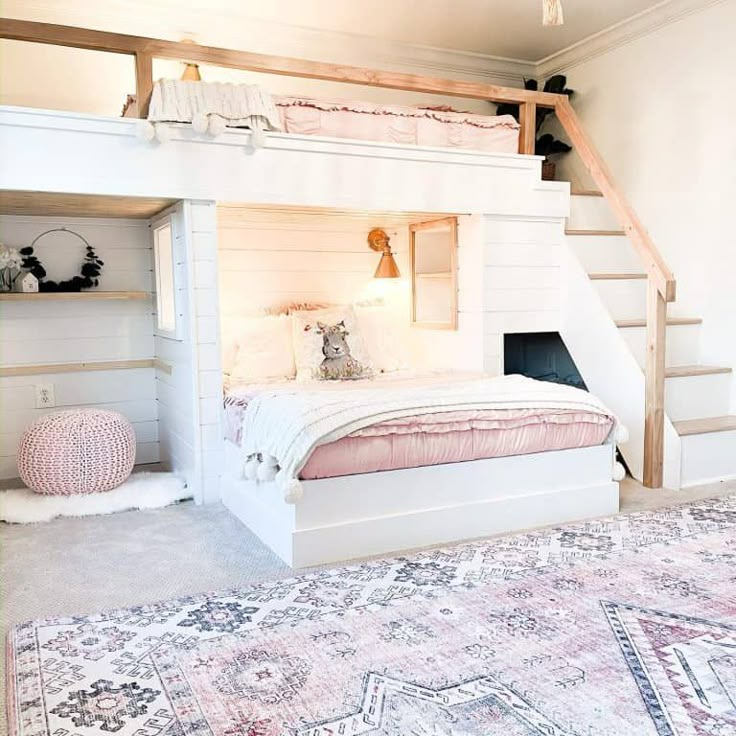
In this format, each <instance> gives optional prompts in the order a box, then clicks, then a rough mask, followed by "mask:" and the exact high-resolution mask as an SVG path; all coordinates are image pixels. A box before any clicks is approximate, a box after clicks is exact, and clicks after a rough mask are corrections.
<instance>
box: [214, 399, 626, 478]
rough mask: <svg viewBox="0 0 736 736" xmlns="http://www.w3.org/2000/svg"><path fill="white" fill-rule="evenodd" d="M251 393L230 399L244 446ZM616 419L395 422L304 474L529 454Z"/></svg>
mask: <svg viewBox="0 0 736 736" xmlns="http://www.w3.org/2000/svg"><path fill="white" fill-rule="evenodd" d="M252 395H253V393H249V392H242V391H241V392H234V393H231V394H229V395H228V396H226V399H225V418H226V421H225V424H226V433H227V436H228V439H230V440H231V441H233V442H235V443H236V444H239V442H240V427H241V425H242V415H243V412H244V411H245V407H246V406H247V404H248V400H249V398H250V397H251V396H252ZM612 426H613V418H612V417H606V416H601V415H599V414H594V413H592V412H584V411H582V412H581V411H562V410H559V409H534V410H530V409H515V410H510V409H493V410H478V411H454V412H444V413H439V414H430V415H425V416H420V417H408V418H405V419H395V420H391V421H387V422H382V423H380V424H375V425H373V426H372V427H367V428H365V429H361V430H358V431H357V432H353V433H352V434H351V435H349V436H347V437H344V438H343V439H340V440H337V441H336V442H330V443H328V444H326V445H321V446H320V447H317V448H316V449H315V450H314V452H313V453H312V456H311V457H310V459H309V461H308V462H307V464H306V465H305V466H304V468H303V469H302V472H301V474H300V477H301V478H302V479H303V480H313V479H315V478H331V477H335V476H340V475H352V474H355V473H372V472H376V471H380V470H396V469H399V468H416V467H421V466H424V465H440V464H443V463H456V462H463V461H467V460H478V459H481V458H491V457H502V456H506V455H524V454H528V453H532V452H545V451H548V450H566V449H570V448H573V447H591V446H594V445H600V444H601V443H603V442H604V441H605V439H606V437H607V436H608V433H609V432H610V431H611V428H612Z"/></svg>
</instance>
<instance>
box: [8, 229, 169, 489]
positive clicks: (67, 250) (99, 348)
mask: <svg viewBox="0 0 736 736" xmlns="http://www.w3.org/2000/svg"><path fill="white" fill-rule="evenodd" d="M61 226H66V227H67V228H69V229H71V230H74V231H76V232H78V233H79V234H81V235H82V236H83V237H84V238H86V239H87V240H88V241H89V243H90V244H91V245H93V246H94V248H95V250H96V251H97V254H98V255H99V256H100V258H101V259H102V260H103V261H104V262H105V266H104V268H103V271H102V275H101V277H100V288H101V289H104V290H108V291H118V290H126V289H127V290H141V291H151V289H152V273H151V269H152V261H151V248H150V242H149V237H148V227H147V223H146V222H145V221H142V220H121V219H109V220H107V219H97V218H55V217H53V218H52V217H17V216H2V217H0V242H3V243H4V244H6V245H9V246H14V247H22V246H25V245H29V244H30V243H31V241H32V240H33V239H34V238H35V237H36V236H37V235H40V234H41V233H42V232H44V231H45V230H49V229H51V228H56V227H61ZM35 250H36V254H37V255H38V256H39V258H40V259H41V260H42V261H43V263H44V265H45V266H46V268H47V271H48V274H49V278H53V279H55V280H60V279H64V278H70V277H71V276H73V275H74V274H75V273H76V271H75V269H76V268H78V265H79V263H80V262H81V259H82V257H83V254H84V244H83V243H82V242H81V241H80V240H78V239H77V238H75V237H74V236H72V235H70V234H69V233H52V234H50V235H48V236H46V237H44V238H43V239H41V240H39V242H38V244H37V245H36V248H35ZM153 353H154V348H153V315H152V306H151V301H150V299H146V300H141V301H139V300H135V301H104V300H103V301H94V302H78V301H44V302H26V301H24V302H13V303H9V302H3V303H2V304H0V362H1V363H2V365H3V366H12V365H27V364H37V363H68V362H72V363H73V362H80V361H105V360H128V359H138V358H151V357H153ZM39 383H51V384H53V386H54V390H55V394H56V409H48V410H43V409H36V408H35V403H36V402H35V386H36V385H37V384H39ZM79 406H95V407H98V408H107V409H113V410H115V411H119V412H121V413H122V414H124V415H125V416H126V417H128V419H129V420H130V421H131V422H132V424H133V428H134V430H135V434H136V440H137V448H136V462H137V463H139V464H142V463H152V462H157V461H158V459H159V424H158V412H157V406H156V393H155V383H154V371H153V369H152V368H139V369H134V370H115V371H104V372H103V371H101V372H93V373H64V374H47V375H34V376H12V377H2V378H0V413H1V415H2V426H1V427H0V478H15V477H17V475H18V472H17V467H16V462H15V458H16V449H17V445H18V441H19V440H20V436H21V434H22V432H23V430H24V429H25V428H26V427H27V426H28V424H30V422H31V421H33V419H35V418H36V417H38V416H40V415H42V414H44V413H47V412H48V411H55V410H57V409H69V408H73V407H79Z"/></svg>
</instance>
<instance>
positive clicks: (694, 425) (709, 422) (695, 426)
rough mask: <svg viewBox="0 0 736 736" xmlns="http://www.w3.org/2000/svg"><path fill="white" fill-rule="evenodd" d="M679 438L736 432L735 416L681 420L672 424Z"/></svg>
mask: <svg viewBox="0 0 736 736" xmlns="http://www.w3.org/2000/svg"><path fill="white" fill-rule="evenodd" d="M673 424H674V426H675V430H676V431H677V434H679V435H680V437H687V436H688V435H693V434H710V433H711V432H736V415H730V416H724V417H705V418H703V419H683V420H681V421H679V422H673Z"/></svg>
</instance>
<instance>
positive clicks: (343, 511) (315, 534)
mask: <svg viewBox="0 0 736 736" xmlns="http://www.w3.org/2000/svg"><path fill="white" fill-rule="evenodd" d="M614 432H615V430H612V431H611V433H610V435H609V437H608V439H607V440H606V442H605V443H604V444H602V445H597V446H594V447H583V448H579V449H571V450H558V451H550V452H539V453H534V454H529V455H512V456H508V457H498V458H491V459H487V460H473V461H470V462H461V463H450V464H446V465H430V466H424V467H419V468H408V469H405V470H388V471H383V472H378V473H364V474H360V475H348V476H340V477H336V478H324V479H320V480H305V481H302V486H303V489H304V496H303V498H302V499H301V500H299V501H298V502H297V503H296V504H293V505H292V504H287V503H286V501H284V495H283V491H282V490H281V489H280V488H278V487H276V485H275V484H274V483H256V482H254V481H249V480H245V479H244V478H243V474H242V467H243V458H242V455H241V451H240V448H239V447H237V446H236V445H235V444H233V443H232V442H230V441H228V440H226V441H225V445H226V448H225V462H224V472H223V476H222V478H221V484H220V488H221V494H222V502H223V503H224V504H225V506H226V507H227V508H228V509H230V511H232V512H233V513H234V514H235V516H237V517H238V518H239V519H240V520H241V521H242V522H243V523H244V524H245V525H246V526H247V527H248V528H249V529H250V530H251V531H253V532H254V533H255V534H256V535H257V536H258V537H259V538H260V539H261V540H262V541H263V542H265V543H266V544H267V545H268V546H269V547H270V548H271V549H272V550H273V551H274V552H275V553H276V554H277V555H278V556H279V557H280V558H281V559H282V560H284V562H286V563H287V564H288V565H291V566H292V567H295V568H300V567H309V566H312V565H321V564H325V563H329V562H337V561H339V560H346V559H350V558H357V557H368V556H371V555H379V554H385V553H388V552H396V551H400V550H406V549H412V548H416V547H426V546H430V545H436V544H443V543H447V542H456V541H460V540H464V539H472V538H474V537H484V536H489V535H492V534H499V533H502V532H512V531H516V530H520V529H529V528H532V527H537V526H544V525H548V524H558V523H562V522H568V521H575V520H579V519H586V518H593V517H597V516H605V515H608V514H614V513H617V512H618V502H619V487H618V483H617V482H615V481H613V480H612V475H613V468H614V462H615V450H616V445H615V442H614V439H613V434H614Z"/></svg>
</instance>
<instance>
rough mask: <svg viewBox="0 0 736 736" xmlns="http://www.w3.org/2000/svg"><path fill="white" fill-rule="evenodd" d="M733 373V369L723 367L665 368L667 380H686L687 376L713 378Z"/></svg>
mask: <svg viewBox="0 0 736 736" xmlns="http://www.w3.org/2000/svg"><path fill="white" fill-rule="evenodd" d="M719 373H731V368H729V367H728V366H721V365H673V366H670V367H668V368H665V373H664V375H665V378H685V377H686V376H712V375H716V374H719Z"/></svg>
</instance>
